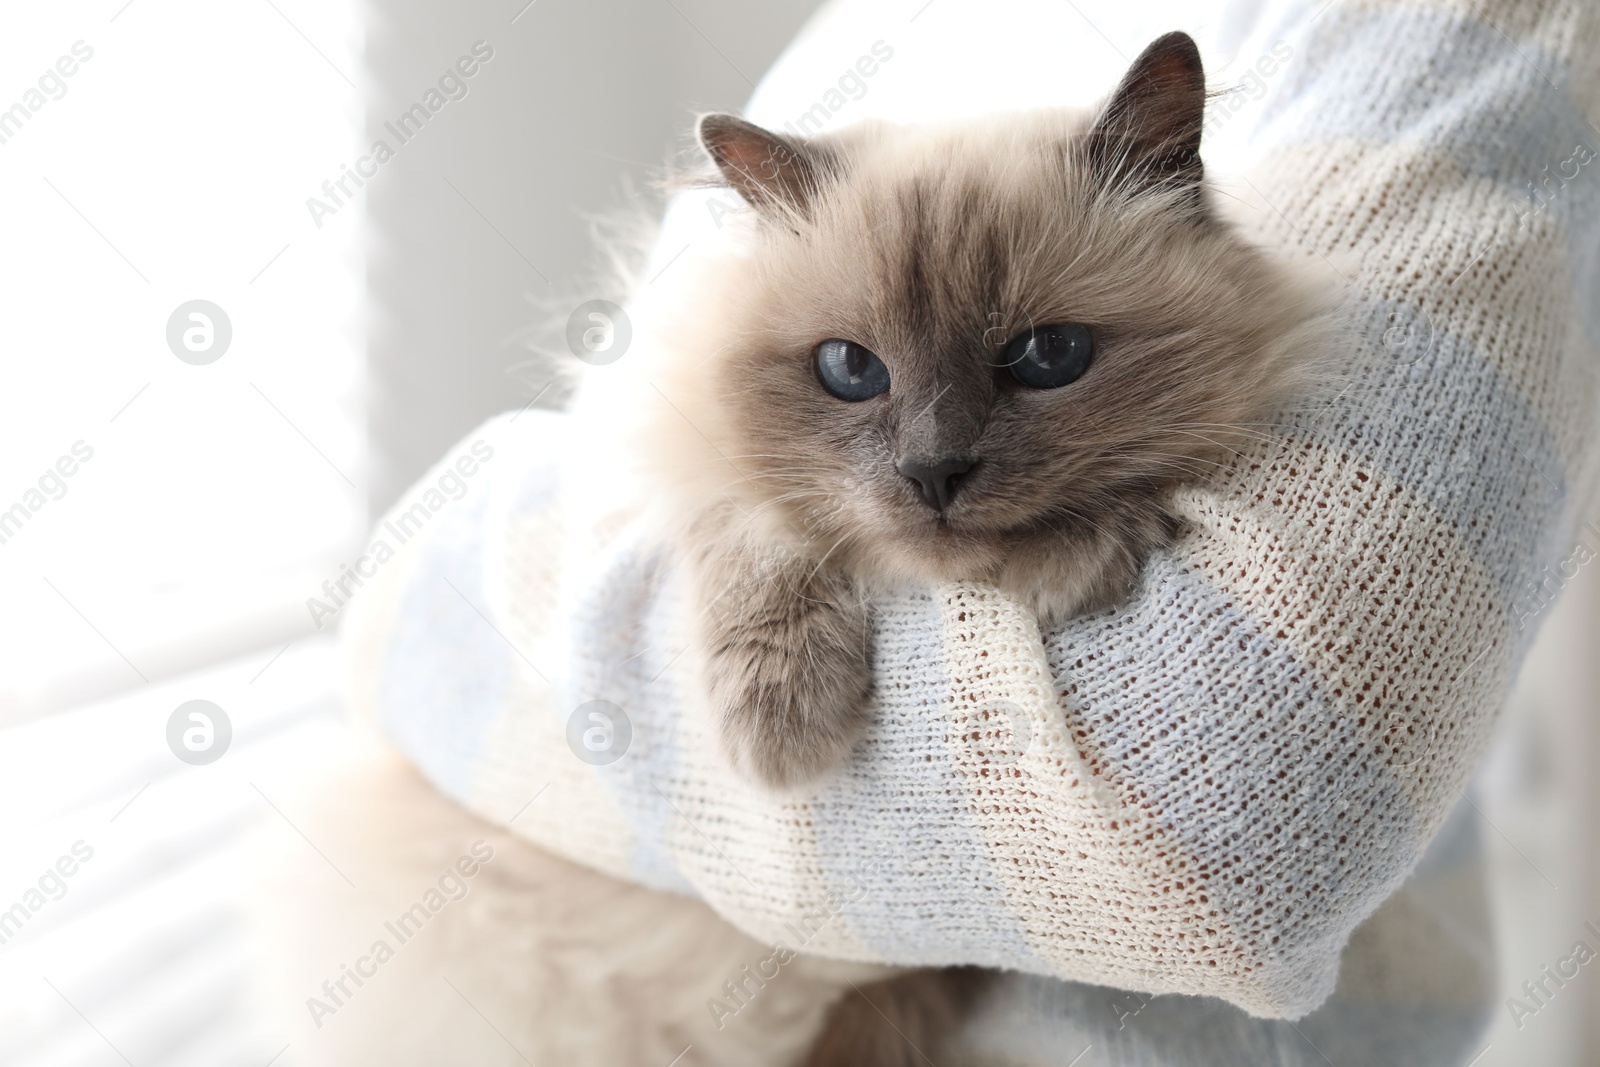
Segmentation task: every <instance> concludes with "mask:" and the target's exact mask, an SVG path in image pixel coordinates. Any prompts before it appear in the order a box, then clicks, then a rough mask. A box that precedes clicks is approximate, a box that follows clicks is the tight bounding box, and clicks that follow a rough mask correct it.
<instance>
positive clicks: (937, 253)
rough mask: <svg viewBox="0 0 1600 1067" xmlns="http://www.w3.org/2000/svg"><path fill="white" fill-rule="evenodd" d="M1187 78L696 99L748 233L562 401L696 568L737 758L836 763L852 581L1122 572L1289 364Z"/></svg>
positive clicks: (801, 780)
mask: <svg viewBox="0 0 1600 1067" xmlns="http://www.w3.org/2000/svg"><path fill="white" fill-rule="evenodd" d="M1205 103H1206V89H1205V78H1204V72H1203V70H1202V67H1201V62H1200V56H1199V52H1198V50H1197V49H1196V47H1195V45H1194V42H1193V41H1192V40H1191V39H1190V38H1189V37H1188V36H1187V35H1185V34H1182V33H1174V34H1169V35H1167V36H1165V37H1162V38H1160V39H1158V40H1157V41H1155V42H1154V43H1152V44H1151V45H1150V46H1149V47H1148V48H1147V49H1146V51H1145V52H1144V53H1143V54H1142V55H1140V56H1139V57H1138V59H1137V60H1136V61H1135V62H1134V63H1133V64H1132V66H1131V68H1130V69H1129V70H1128V72H1127V74H1126V76H1125V77H1124V79H1123V80H1122V82H1121V84H1120V85H1119V86H1118V87H1117V89H1116V90H1115V92H1113V93H1112V95H1111V97H1110V98H1109V100H1108V102H1107V103H1106V104H1105V105H1104V107H1103V108H1101V109H1100V111H1099V113H1098V114H1097V115H1096V116H1093V117H1089V116H1084V115H1082V114H1080V113H1077V112H1068V111H1040V112H1030V113H1024V114H1018V115H1012V116H994V117H990V118H987V119H985V120H983V121H981V122H969V123H963V124H956V125H952V126H949V127H897V126H892V125H889V124H885V123H877V122H863V123H858V124H856V125H854V126H851V127H848V128H846V129H844V130H842V131H840V132H838V133H834V134H828V135H823V136H818V137H814V138H811V139H800V138H797V137H793V136H781V135H778V134H775V133H771V132H769V131H767V130H764V129H762V128H760V127H758V126H755V125H753V124H751V123H748V122H745V121H744V120H742V119H739V118H735V117H733V116H730V115H721V114H713V115H707V116H705V117H703V118H702V119H701V121H700V123H699V138H700V141H701V143H702V145H703V147H704V149H705V152H706V153H707V155H708V156H709V157H710V159H711V161H712V162H713V163H714V165H715V167H716V172H717V173H716V175H715V177H714V179H713V180H714V181H716V182H718V183H720V184H723V185H726V186H727V187H729V188H731V189H732V190H734V191H735V192H736V193H737V194H739V196H740V197H741V198H742V199H743V201H744V202H745V203H746V204H747V205H748V207H749V209H750V210H749V211H748V212H746V218H745V219H744V220H743V222H744V229H743V230H742V231H741V232H740V234H739V236H738V237H737V238H736V239H734V240H732V241H730V242H729V243H728V247H727V248H726V250H724V251H721V252H718V253H716V254H713V255H702V256H700V260H701V262H700V264H699V266H698V268H697V272H695V273H692V274H690V275H689V276H688V277H686V278H685V279H684V282H683V284H680V286H679V288H678V289H676V290H674V292H675V293H676V294H678V295H679V296H680V297H681V299H680V302H679V305H678V308H677V309H675V310H672V309H669V310H667V311H665V312H664V313H660V314H657V315H656V316H655V318H654V320H653V321H652V322H651V323H650V324H649V326H648V327H647V328H646V329H647V332H651V343H648V344H646V345H645V346H644V348H645V352H644V353H643V354H642V355H641V356H639V357H630V358H637V359H638V362H637V364H636V365H635V367H634V368H633V369H632V371H631V373H630V375H629V376H628V383H629V385H631V386H632V388H631V390H630V389H629V388H628V387H627V386H623V387H621V388H618V387H615V386H610V387H601V388H597V390H596V391H597V393H598V395H599V398H600V399H599V400H598V401H596V400H595V399H594V398H593V397H589V398H587V399H588V400H589V405H588V406H589V407H590V410H598V411H600V412H603V418H604V419H605V420H606V424H607V425H608V426H621V427H623V429H620V430H618V431H615V432H616V433H617V435H618V437H619V438H620V442H621V447H622V450H623V451H624V452H625V453H627V454H628V455H630V456H631V457H633V459H632V461H634V462H638V463H641V464H643V465H644V466H645V473H644V474H643V476H642V477H643V481H644V484H647V485H648V486H649V487H651V488H650V493H651V495H652V497H653V498H654V499H655V500H657V501H658V502H659V503H660V504H661V506H660V508H659V509H658V515H659V516H661V517H662V518H661V521H662V522H663V523H664V524H665V526H666V528H667V529H668V530H669V531H670V533H669V535H668V536H669V537H670V539H671V540H672V541H673V542H674V543H675V546H676V550H677V553H678V555H679V556H680V558H681V559H682V561H683V562H684V563H685V564H686V566H687V569H688V571H689V573H690V575H691V582H690V585H691V588H692V590H693V593H692V596H693V598H694V600H695V613H694V614H695V617H696V619H697V623H698V626H699V628H700V630H699V633H698V635H697V636H696V639H695V642H694V644H695V646H696V648H697V650H698V653H699V656H698V660H699V663H700V675H701V689H702V691H703V693H704V696H705V702H706V704H707V706H708V708H709V710H710V713H711V715H712V717H713V720H714V722H715V724H716V728H717V730H718V732H719V735H720V737H721V740H722V744H723V747H724V749H725V751H726V753H727V754H728V756H729V758H730V760H731V761H732V763H733V765H734V766H735V767H736V768H738V769H739V770H740V771H741V772H743V773H745V774H747V775H749V776H751V777H752V778H754V779H755V780H757V781H759V782H762V783H764V784H766V785H769V786H772V787H776V788H780V789H788V788H793V787H796V786H800V785H804V784H806V783H808V782H812V781H814V780H815V779H816V778H818V776H820V775H823V774H825V773H826V772H827V771H829V770H830V769H832V768H834V767H837V766H838V765H839V764H841V763H842V762H843V761H844V760H845V759H846V758H847V756H848V754H849V752H850V751H851V749H852V747H853V746H854V744H855V742H856V741H857V739H858V738H859V736H860V734H861V732H862V730H863V728H864V726H865V724H866V723H867V721H868V718H869V714H870V708H871V696H872V674H871V648H870V642H869V637H868V631H869V608H868V605H869V603H870V599H871V596H872V594H873V593H874V592H875V591H878V590H882V589H885V588H889V587H892V586H894V585H897V584H906V583H919V584H927V583H933V582H938V581H952V580H979V581H986V582H992V583H994V584H996V585H998V586H999V587H1000V588H1001V589H1004V590H1006V591H1007V592H1009V593H1011V594H1013V595H1014V596H1016V597H1018V598H1020V599H1021V600H1022V601H1023V602H1024V603H1026V604H1027V605H1029V606H1030V607H1031V608H1032V609H1033V610H1034V612H1035V613H1036V614H1037V616H1038V618H1039V620H1040V622H1041V625H1043V626H1049V625H1051V624H1054V623H1057V622H1060V621H1062V620H1065V619H1067V618H1070V617H1072V616H1074V615H1078V614H1082V613H1085V612H1090V611H1095V610H1098V609H1102V608H1106V607H1108V606H1111V605H1113V604H1115V603H1117V602H1118V601H1120V600H1121V599H1123V598H1125V597H1126V595H1127V593H1128V591H1129V589H1130V587H1131V585H1132V583H1133V581H1134V580H1135V579H1136V577H1137V576H1138V574H1139V572H1140V569H1141V568H1142V566H1143V564H1144V562H1145V560H1146V559H1147V558H1148V557H1149V555H1150V553H1151V552H1153V551H1155V550H1157V549H1160V548H1163V547H1165V546H1167V545H1169V544H1170V543H1171V542H1172V540H1173V538H1174V537H1175V535H1176V534H1177V532H1178V522H1177V520H1176V518H1175V517H1174V516H1173V514H1172V512H1171V510H1170V508H1169V501H1170V498H1171V494H1172V491H1173V490H1174V489H1175V488H1177V487H1178V486H1181V485H1183V484H1185V483H1186V482H1191V481H1193V480H1195V479H1196V478H1198V477H1200V476H1202V475H1204V474H1205V473H1206V472H1207V471H1209V470H1210V469H1212V468H1213V467H1214V466H1215V465H1217V464H1218V463H1220V462H1222V461H1224V460H1225V459H1226V458H1227V457H1228V456H1229V455H1230V453H1232V452H1233V451H1234V450H1235V448H1236V447H1237V446H1238V445H1240V444H1241V443H1242V442H1244V441H1245V440H1246V439H1247V438H1248V437H1249V436H1250V435H1251V434H1252V433H1253V432H1254V431H1253V430H1252V426H1254V425H1255V424H1257V423H1259V422H1261V421H1262V420H1263V419H1264V418H1265V417H1267V416H1269V415H1271V414H1272V413H1273V412H1274V410H1275V409H1276V408H1277V407H1278V406H1279V404H1280V403H1281V402H1282V401H1283V400H1284V399H1285V397H1286V396H1288V395H1289V394H1290V393H1291V392H1292V390H1293V389H1294V388H1295V387H1296V385H1297V383H1298V382H1299V380H1300V379H1301V377H1302V375H1303V372H1304V370H1305V369H1306V366H1307V361H1306V360H1305V359H1304V358H1303V357H1304V346H1302V345H1301V344H1300V341H1302V340H1303V333H1304V329H1303V327H1304V324H1305V323H1306V322H1307V320H1308V317H1309V314H1310V306H1311V305H1310V297H1309V296H1308V294H1307V293H1306V291H1305V289H1304V287H1303V286H1302V285H1299V284H1297V283H1296V282H1295V281H1294V280H1292V279H1291V277H1290V275H1289V272H1287V271H1284V270H1283V269H1281V268H1280V267H1279V266H1278V265H1276V264H1274V262H1272V261H1271V260H1270V259H1269V258H1268V257H1267V256H1266V255H1264V254H1263V253H1262V252H1261V251H1259V250H1258V249H1256V248H1255V247H1253V246H1252V245H1250V244H1249V243H1247V242H1246V241H1245V240H1244V239H1243V238H1241V237H1240V236H1239V235H1238V234H1237V233H1236V232H1235V230H1234V228H1233V227H1231V226H1230V225H1228V224H1227V223H1226V222H1225V221H1224V220H1223V218H1222V217H1221V216H1220V215H1219V213H1218V212H1217V211H1216V210H1214V206H1213V204H1212V197H1211V196H1210V195H1209V190H1208V189H1207V187H1206V183H1205V179H1204V173H1203V166H1202V164H1201V160H1200V154H1199V149H1200V134H1201V125H1202V117H1203V112H1204V108H1205ZM675 269H677V268H675ZM637 348H638V346H636V350H637ZM612 380H613V381H615V378H613V379H612ZM646 386H647V387H646ZM587 388H588V386H587V384H586V385H585V386H584V387H581V388H580V391H579V405H578V406H579V408H580V409H582V408H584V407H585V406H586V405H585V404H584V401H585V399H586V397H585V396H584V393H585V391H586V389H587ZM663 399H664V400H665V403H663Z"/></svg>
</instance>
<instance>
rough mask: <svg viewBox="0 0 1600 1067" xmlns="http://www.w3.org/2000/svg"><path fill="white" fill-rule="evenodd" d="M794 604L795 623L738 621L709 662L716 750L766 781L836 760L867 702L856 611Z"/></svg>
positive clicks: (778, 781)
mask: <svg viewBox="0 0 1600 1067" xmlns="http://www.w3.org/2000/svg"><path fill="white" fill-rule="evenodd" d="M802 610H803V611H804V612H805V613H806V614H807V616H808V617H807V618H806V619H805V620H804V623H803V624H802V625H795V624H794V621H793V620H790V621H789V622H788V623H787V624H785V625H782V626H778V627H773V626H767V627H751V628H747V629H746V631H745V632H743V633H741V634H739V635H738V636H737V637H735V638H734V639H732V640H727V641H724V642H723V643H722V644H721V646H720V647H719V648H718V650H717V651H716V652H715V653H714V654H713V656H712V657H711V661H710V663H709V665H708V666H709V668H710V677H709V679H708V681H709V683H710V684H709V690H710V696H711V704H712V710H713V713H714V714H715V715H716V718H717V722H718V724H719V726H720V729H721V735H722V743H723V748H724V751H726V752H727V754H728V756H729V758H730V759H731V760H732V762H733V764H734V766H735V768H736V769H738V770H739V771H741V772H742V773H744V774H746V775H748V776H750V777H752V778H754V779H755V780H756V781H758V782H761V783H762V784H764V785H767V786H771V787H774V788H790V787H793V786H797V785H801V784H804V783H805V782H808V781H810V780H812V779H814V778H816V777H818V776H820V775H822V774H824V773H826V772H827V771H829V770H832V769H833V768H834V767H837V766H839V765H841V764H843V763H844V762H845V760H846V759H847V758H848V757H849V754H850V750H851V749H852V748H853V747H854V746H855V743H856V740H857V738H859V737H860V735H861V731H862V728H863V727H864V726H865V724H866V722H867V718H868V713H869V710H870V701H871V690H872V673H871V667H870V665H869V663H868V661H867V655H866V651H865V648H864V646H865V644H866V632H865V619H864V617H861V615H860V613H851V612H845V611H841V610H840V609H837V608H835V607H833V606H832V605H818V604H809V605H806V606H805V608H803V609H802ZM852 615H853V616H854V617H851V616H852ZM829 616H832V617H829Z"/></svg>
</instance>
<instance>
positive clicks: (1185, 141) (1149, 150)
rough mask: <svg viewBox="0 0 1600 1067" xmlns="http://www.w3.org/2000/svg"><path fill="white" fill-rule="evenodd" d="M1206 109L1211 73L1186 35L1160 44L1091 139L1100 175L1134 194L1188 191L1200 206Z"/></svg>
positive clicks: (1137, 67) (1136, 68)
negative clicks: (1153, 189) (1157, 188)
mask: <svg viewBox="0 0 1600 1067" xmlns="http://www.w3.org/2000/svg"><path fill="white" fill-rule="evenodd" d="M1205 108H1206V80H1205V70H1204V68H1203V67H1202V66H1201V64H1200V50H1199V49H1198V48H1196V47H1195V43H1194V40H1193V39H1192V38H1191V37H1190V36H1189V35H1188V34H1187V33H1169V34H1166V35H1165V36H1162V37H1158V38H1156V39H1155V40H1154V41H1152V42H1151V44H1150V47H1148V48H1146V49H1145V50H1144V52H1143V53H1141V54H1140V56H1139V58H1138V59H1136V60H1134V61H1133V66H1131V67H1129V68H1128V73H1127V74H1126V75H1124V76H1123V78H1122V84H1121V85H1118V86H1117V89H1116V92H1114V93H1112V94H1111V99H1110V100H1109V101H1108V102H1107V103H1106V106H1105V109H1104V110H1103V111H1101V113H1100V117H1099V119H1097V120H1096V121H1095V124H1094V129H1093V130H1092V131H1091V132H1090V134H1089V140H1088V150H1089V159H1090V162H1091V163H1092V165H1093V166H1094V168H1095V172H1096V174H1097V175H1098V176H1099V177H1100V178H1101V179H1102V180H1104V181H1106V182H1117V183H1121V182H1131V183H1133V185H1134V186H1135V187H1136V188H1146V187H1149V186H1152V185H1181V186H1187V187H1189V188H1191V189H1193V190H1194V192H1195V194H1196V199H1197V200H1198V194H1199V188H1200V178H1201V176H1202V168H1201V165H1200V127H1201V124H1202V122H1203V120H1204V118H1205Z"/></svg>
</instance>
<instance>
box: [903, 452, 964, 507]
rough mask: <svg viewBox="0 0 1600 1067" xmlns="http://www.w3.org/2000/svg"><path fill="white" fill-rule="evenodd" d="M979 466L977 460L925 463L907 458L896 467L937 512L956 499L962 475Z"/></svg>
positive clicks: (942, 460)
mask: <svg viewBox="0 0 1600 1067" xmlns="http://www.w3.org/2000/svg"><path fill="white" fill-rule="evenodd" d="M977 465H978V461H977V460H975V459H956V458H955V457H949V458H946V459H939V460H934V461H933V462H932V463H924V462H923V461H922V460H919V459H916V458H914V457H911V456H907V457H906V458H905V459H903V460H901V461H900V463H899V464H898V465H897V466H896V468H895V469H896V470H898V471H899V472H900V473H901V474H903V475H905V476H906V477H907V478H909V479H911V481H912V482H914V483H915V484H916V486H917V489H918V491H919V492H921V493H922V499H923V500H924V501H925V502H926V503H927V505H928V506H929V507H930V508H932V509H933V510H935V511H944V510H945V509H946V508H948V507H949V506H950V501H951V500H953V499H955V495H956V486H957V485H958V484H959V483H960V482H961V477H962V475H964V474H966V473H967V472H968V471H970V470H972V468H973V467H976V466H977Z"/></svg>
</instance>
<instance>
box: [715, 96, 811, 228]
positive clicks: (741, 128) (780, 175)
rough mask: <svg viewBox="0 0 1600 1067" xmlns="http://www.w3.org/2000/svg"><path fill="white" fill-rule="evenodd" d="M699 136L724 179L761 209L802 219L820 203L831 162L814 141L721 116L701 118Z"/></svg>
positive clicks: (752, 204) (748, 201)
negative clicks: (783, 135) (788, 135)
mask: <svg viewBox="0 0 1600 1067" xmlns="http://www.w3.org/2000/svg"><path fill="white" fill-rule="evenodd" d="M699 135H700V144H701V145H702V146H703V147H704V148H705V150H706V154H707V155H709V156H710V157H711V161H712V162H713V163H715V164H716V165H717V170H719V171H721V172H722V178H723V180H724V181H726V182H727V183H728V184H729V185H730V186H732V187H733V190H734V191H735V192H737V193H738V194H739V195H740V196H742V197H744V199H745V201H746V202H747V203H748V204H749V205H750V206H751V207H753V208H755V209H756V210H758V211H761V212H763V213H766V214H770V215H783V214H790V213H799V214H802V215H803V214H805V213H806V211H807V208H808V207H809V206H810V204H811V202H812V201H813V200H815V199H816V196H817V193H818V191H819V189H820V188H821V182H822V178H823V177H824V168H825V166H826V164H827V160H826V157H825V156H824V155H823V154H822V153H821V152H820V151H818V150H817V149H816V148H815V146H813V145H811V144H810V143H809V142H807V141H805V140H802V139H800V138H797V137H780V136H778V135H777V134H775V133H772V132H771V131H769V130H764V129H762V128H761V127H760V126H757V125H755V124H754V123H751V122H746V121H745V120H744V119H741V118H737V117H735V116H733V115H720V114H713V115H702V116H701V117H700V126H699Z"/></svg>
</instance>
